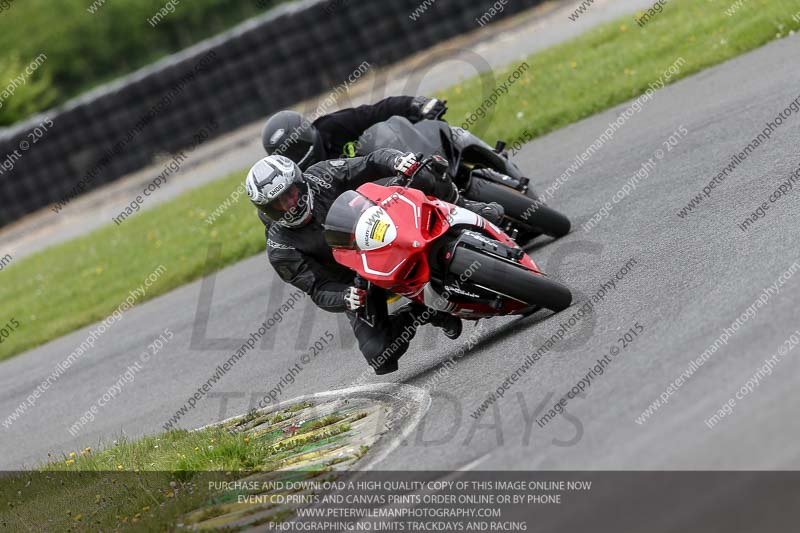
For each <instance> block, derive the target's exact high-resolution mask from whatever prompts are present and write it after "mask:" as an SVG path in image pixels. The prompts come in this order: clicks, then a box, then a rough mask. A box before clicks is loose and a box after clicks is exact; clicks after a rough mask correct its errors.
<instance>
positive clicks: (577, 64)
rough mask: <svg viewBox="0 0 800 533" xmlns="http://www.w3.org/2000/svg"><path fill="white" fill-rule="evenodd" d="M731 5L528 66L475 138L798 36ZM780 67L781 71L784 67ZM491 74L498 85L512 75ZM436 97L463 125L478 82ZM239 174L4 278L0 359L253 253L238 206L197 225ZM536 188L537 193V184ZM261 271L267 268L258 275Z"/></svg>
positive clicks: (533, 129) (769, 12)
mask: <svg viewBox="0 0 800 533" xmlns="http://www.w3.org/2000/svg"><path fill="white" fill-rule="evenodd" d="M728 7H729V5H727V4H725V5H720V4H719V2H712V1H708V0H671V1H670V3H669V4H668V5H667V7H666V8H665V9H664V12H663V13H661V14H660V15H658V16H656V17H655V18H654V19H652V20H651V21H650V22H649V23H648V24H647V25H646V26H645V27H644V28H640V27H638V26H637V25H636V23H635V21H634V19H633V17H626V18H624V19H621V20H619V21H616V22H614V23H612V24H608V25H605V26H603V27H600V28H598V29H596V30H594V31H591V32H589V33H588V34H586V35H584V36H582V37H580V38H578V39H575V40H573V41H570V42H568V43H565V44H563V45H560V46H557V47H554V48H551V49H548V50H545V51H543V52H541V53H538V54H535V55H533V56H531V57H529V58H527V59H526V62H527V63H528V64H529V68H528V69H527V70H526V71H525V72H524V73H523V74H522V76H521V78H520V79H519V80H518V81H517V82H516V83H514V84H513V85H511V86H510V88H509V94H508V95H506V96H502V97H501V98H500V99H499V101H498V102H497V104H496V105H495V106H494V107H493V108H492V109H491V111H492V114H491V115H487V118H486V119H485V122H484V121H481V122H478V123H477V124H476V125H475V126H474V127H473V129H476V130H478V131H480V132H481V134H482V135H483V136H484V137H485V138H487V139H488V140H490V141H493V140H494V139H495V138H498V137H500V138H504V139H507V140H509V141H510V140H514V139H518V138H525V139H529V138H533V137H535V136H538V135H541V134H543V133H546V132H548V131H551V130H554V129H556V128H559V127H562V126H565V125H567V124H570V123H572V122H574V121H576V120H579V119H581V118H584V117H587V116H590V115H592V114H594V113H597V112H599V111H602V110H604V109H607V108H609V107H611V106H613V105H616V104H619V103H621V102H624V101H626V100H628V99H630V98H633V97H636V96H637V95H639V94H642V93H643V92H644V91H645V90H646V89H647V88H648V84H649V83H651V82H654V81H656V80H658V79H659V78H660V77H661V76H662V74H663V72H664V71H665V70H666V69H667V68H669V67H670V66H671V65H673V64H674V62H675V61H676V59H677V58H679V57H682V58H684V60H685V63H684V64H683V65H682V66H681V68H680V72H679V73H678V74H676V75H675V76H673V77H672V78H671V80H670V81H671V82H674V81H676V80H678V79H680V78H682V77H685V76H688V75H690V74H692V73H694V72H697V71H699V70H702V69H703V68H706V67H708V66H710V65H714V64H717V63H720V62H722V61H724V60H726V59H730V58H731V57H734V56H736V55H738V54H741V53H743V52H746V51H748V50H751V49H753V48H756V47H757V46H760V45H762V44H764V43H766V42H769V41H771V40H774V39H775V38H776V37H780V36H785V35H786V34H787V33H788V32H789V31H790V30H797V29H798V28H800V23H798V22H796V21H793V20H792V16H793V15H794V14H795V13H796V12H797V11H800V0H792V1H788V0H784V1H781V0H771V1H769V2H764V1H757V0H752V1H750V2H749V3H747V4H746V5H744V7H742V8H741V9H740V10H739V11H738V12H737V13H736V14H735V15H734V16H732V17H728V16H727V15H726V14H725V10H726V9H727V8H728ZM787 68H788V66H787ZM511 70H513V67H512V69H510V70H508V71H506V72H498V73H497V78H498V80H500V81H502V80H505V79H506V78H507V77H508V75H509V72H510V71H511ZM444 95H445V96H446V97H447V98H448V99H449V102H450V106H451V110H450V112H449V114H448V117H449V119H450V121H451V122H452V123H453V124H460V123H461V121H462V120H464V117H467V116H469V115H470V113H472V112H473V111H474V110H475V109H476V108H478V107H479V106H480V105H481V101H482V100H483V98H484V96H483V95H482V94H481V89H480V81H479V80H470V81H467V82H465V83H462V84H461V85H458V86H455V87H453V88H451V89H449V90H447V91H445V93H444ZM243 177H244V171H243V172H241V173H237V174H234V175H231V176H228V177H226V178H224V179H222V180H220V181H218V182H216V183H213V184H210V185H208V186H205V187H203V188H201V189H198V190H196V191H192V192H189V193H187V194H186V195H184V196H183V197H181V198H179V199H177V200H175V201H172V202H169V203H167V204H164V205H162V206H159V207H157V208H155V209H153V210H151V211H148V212H146V213H143V214H140V215H138V216H135V217H133V218H131V219H129V220H127V221H126V222H124V223H123V224H122V225H121V226H119V227H117V226H113V225H112V226H109V227H107V228H104V229H101V230H99V231H97V232H94V233H92V234H91V235H89V236H87V237H84V238H80V239H77V240H74V241H71V242H68V243H65V244H63V245H60V246H56V247H53V248H50V249H48V250H45V251H43V252H41V253H39V254H36V255H35V256H32V257H30V258H27V259H24V260H21V261H19V262H18V263H13V264H12V265H11V266H10V267H7V269H6V270H4V271H3V272H2V273H0V278H1V279H2V285H0V301H2V302H3V304H4V306H3V307H4V310H5V312H6V313H7V316H5V317H0V324H2V323H5V322H6V321H7V320H10V319H12V318H13V319H15V320H17V321H18V322H19V323H20V326H19V328H17V329H15V330H14V331H13V332H12V333H11V335H10V336H9V337H8V338H6V339H5V340H4V341H3V343H2V344H0V360H2V359H4V358H8V357H11V356H13V355H15V354H18V353H20V352H22V351H24V350H27V349H29V348H32V347H34V346H37V345H39V344H42V343H43V342H46V341H48V340H50V339H53V338H55V337H58V336H60V335H63V334H64V333H67V332H69V331H72V330H74V329H76V328H78V327H81V326H83V325H87V324H90V323H92V322H94V321H97V320H101V319H103V318H104V317H106V316H107V315H108V314H109V313H111V312H112V311H113V310H114V309H116V308H117V306H118V305H119V304H120V302H121V301H122V300H123V299H124V298H125V297H126V296H127V295H128V293H129V291H130V290H131V289H133V288H134V287H138V286H139V285H140V284H141V283H142V281H143V280H144V279H145V278H146V277H147V276H148V274H150V273H151V272H152V271H153V270H154V269H155V268H156V267H157V266H158V265H164V266H165V267H166V269H167V272H166V273H165V274H164V275H162V276H161V277H160V278H159V280H158V282H157V283H156V284H154V285H153V286H152V287H150V289H148V292H147V295H146V297H145V298H143V300H144V299H149V298H152V297H154V296H156V295H158V294H162V293H164V292H166V291H168V290H170V289H173V288H175V287H177V286H179V285H181V284H184V283H186V282H188V281H191V280H194V279H196V278H198V277H199V276H201V275H202V273H203V265H204V263H205V261H206V256H207V252H208V247H209V245H210V244H212V243H215V242H218V243H222V245H223V246H222V255H221V258H220V260H219V262H218V263H217V264H216V265H214V266H215V268H220V267H222V266H225V265H229V264H232V263H234V262H236V261H239V260H240V259H242V258H244V257H248V256H250V255H253V254H255V253H257V252H258V251H259V250H262V249H263V247H264V242H263V230H262V226H261V224H260V223H259V222H258V221H257V220H256V218H255V216H254V214H253V209H252V208H251V207H250V206H249V203H248V202H247V200H246V199H240V201H239V202H238V203H236V204H235V205H233V206H232V207H231V208H230V209H228V210H227V211H226V212H225V214H224V215H223V216H221V217H220V218H219V219H217V220H216V222H215V223H214V224H213V225H208V224H206V222H205V218H206V217H207V216H208V215H209V214H210V213H211V212H213V211H214V209H216V208H217V206H219V205H220V204H221V203H222V202H224V201H225V199H226V198H227V197H228V196H229V195H230V193H231V191H232V190H233V189H234V188H235V187H236V186H237V185H238V184H239V183H240V182H241V180H242V179H243ZM538 185H542V184H541V183H540V184H538ZM264 268H268V267H267V266H266V264H265V267H264Z"/></svg>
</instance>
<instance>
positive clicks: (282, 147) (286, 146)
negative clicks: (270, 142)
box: [270, 139, 314, 165]
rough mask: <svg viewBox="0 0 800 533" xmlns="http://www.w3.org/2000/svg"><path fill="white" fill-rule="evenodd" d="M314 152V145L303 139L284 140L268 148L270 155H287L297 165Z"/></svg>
mask: <svg viewBox="0 0 800 533" xmlns="http://www.w3.org/2000/svg"><path fill="white" fill-rule="evenodd" d="M313 152H314V145H313V144H312V143H309V142H308V141H304V140H303V139H296V140H294V141H292V142H288V143H287V142H284V143H281V144H279V145H278V146H276V147H275V148H273V149H272V150H270V155H272V154H274V155H282V156H284V157H288V158H289V159H291V160H292V161H294V162H295V163H297V164H298V165H300V164H301V163H305V162H306V161H307V160H308V158H309V157H311V155H312V154H313Z"/></svg>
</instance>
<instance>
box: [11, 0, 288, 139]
mask: <svg viewBox="0 0 800 533" xmlns="http://www.w3.org/2000/svg"><path fill="white" fill-rule="evenodd" d="M281 1H283V0H193V1H191V2H186V1H183V2H181V1H179V0H178V1H172V2H167V1H166V0H59V1H58V2H53V1H52V0H24V1H23V0H8V2H4V4H6V3H7V4H8V7H7V8H5V9H3V10H2V11H0V49H1V50H3V54H2V57H0V73H5V72H6V71H13V74H12V73H11V72H9V75H8V76H7V77H8V78H9V79H10V78H11V77H14V76H18V75H20V74H21V73H22V71H23V68H24V66H25V65H27V64H28V63H29V62H30V61H31V60H32V59H33V58H35V57H36V56H37V55H39V54H42V53H44V54H45V55H46V56H47V61H46V62H45V63H44V65H43V66H42V68H41V69H40V70H39V71H38V72H37V74H36V80H37V83H38V84H40V85H46V86H48V87H49V90H48V91H45V92H42V90H41V88H40V89H39V90H38V91H31V90H29V89H28V87H27V86H23V88H22V89H21V90H20V92H19V93H18V94H16V95H15V97H14V99H13V100H14V101H15V102H14V103H13V107H12V106H9V107H4V108H2V109H0V125H4V124H10V123H12V122H14V121H16V120H20V119H22V118H24V117H25V116H27V115H28V114H30V113H33V112H37V111H42V110H44V109H45V108H46V107H47V106H49V105H52V104H58V103H61V102H64V101H65V100H67V99H68V98H70V97H72V96H75V95H77V94H79V93H81V92H83V91H85V90H87V89H90V88H92V87H94V86H96V85H99V84H101V83H104V82H106V81H109V80H111V79H113V78H115V77H117V76H122V75H125V74H128V73H130V72H132V71H134V70H136V69H137V68H139V67H142V66H144V65H147V64H149V63H152V62H153V61H155V60H156V59H158V58H160V57H162V56H165V55H168V54H171V53H174V52H177V51H179V50H182V49H184V48H186V47H188V46H191V45H192V44H194V43H196V42H199V41H201V40H202V39H205V38H207V37H211V36H212V35H215V34H217V33H220V32H222V31H224V30H226V29H228V28H230V27H232V26H234V25H236V24H237V23H239V22H241V21H243V20H246V19H248V18H250V17H252V16H255V15H258V14H261V13H264V12H265V11H266V10H267V9H269V8H270V7H273V6H275V5H277V4H279V3H280V2H281ZM168 4H169V5H168ZM4 7H5V6H4ZM170 7H171V9H170ZM162 9H163V10H164V13H166V16H163V18H161V19H159V21H158V23H157V24H155V25H154V26H151V25H150V24H149V23H148V19H152V18H153V17H154V16H155V15H156V13H158V12H159V10H162ZM170 11H172V12H170ZM7 81H8V80H7V78H6V77H2V78H0V83H2V84H4V85H3V86H5V83H6V82H7Z"/></svg>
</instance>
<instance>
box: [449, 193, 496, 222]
mask: <svg viewBox="0 0 800 533" xmlns="http://www.w3.org/2000/svg"><path fill="white" fill-rule="evenodd" d="M456 205H458V206H460V207H463V208H464V209H469V210H470V211H472V212H473V213H477V214H479V215H480V216H482V217H483V218H485V219H486V220H488V221H489V222H491V223H492V224H494V225H495V226H499V225H501V224H502V223H503V215H505V209H503V206H502V205H500V204H498V203H497V202H489V203H488V204H487V203H483V202H476V201H474V200H467V199H466V198H464V197H463V196H461V197H460V198H459V199H458V201H457V202H456Z"/></svg>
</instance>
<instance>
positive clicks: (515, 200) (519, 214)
mask: <svg viewBox="0 0 800 533" xmlns="http://www.w3.org/2000/svg"><path fill="white" fill-rule="evenodd" d="M464 195H465V196H466V197H467V198H469V199H470V200H476V201H479V202H497V203H498V204H500V205H502V206H503V208H504V209H505V212H506V217H507V218H509V219H511V220H512V221H513V223H514V225H516V226H518V227H519V229H520V230H521V231H520V232H521V233H523V234H526V233H533V234H536V233H539V234H541V233H544V234H545V235H549V236H550V237H555V238H559V237H563V236H564V235H566V234H567V233H569V230H570V228H571V227H572V224H571V223H570V221H569V219H568V218H567V217H565V216H564V215H562V214H561V213H559V212H558V211H556V210H555V209H553V208H551V207H548V206H547V205H545V204H543V203H540V202H539V201H537V200H536V199H535V198H531V197H530V196H526V195H524V194H522V193H521V192H519V191H517V190H515V189H512V188H510V187H507V186H505V185H500V184H499V183H493V182H491V181H487V180H483V179H479V178H475V179H473V181H472V183H471V184H470V186H469V188H467V190H465V191H464Z"/></svg>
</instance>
